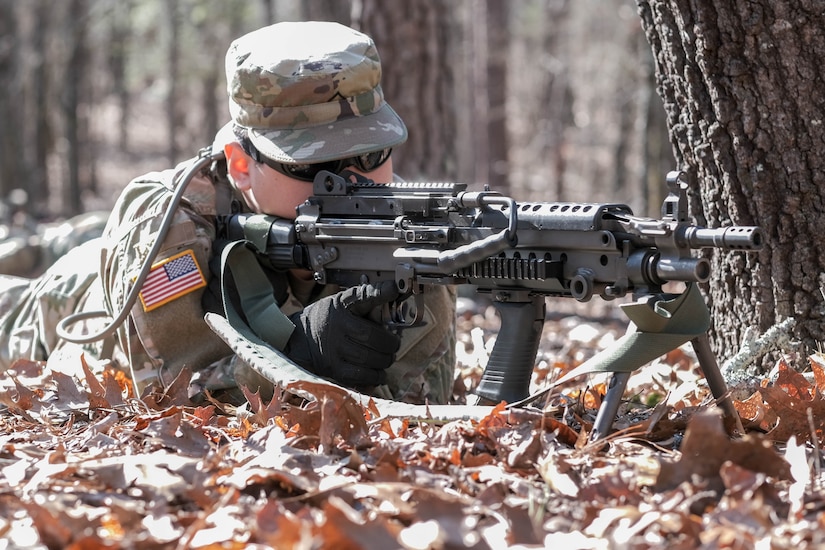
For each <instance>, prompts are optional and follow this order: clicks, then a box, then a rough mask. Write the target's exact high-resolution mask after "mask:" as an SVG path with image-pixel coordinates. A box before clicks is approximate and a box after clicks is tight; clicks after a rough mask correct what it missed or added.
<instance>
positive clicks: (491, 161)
mask: <svg viewBox="0 0 825 550" xmlns="http://www.w3.org/2000/svg"><path fill="white" fill-rule="evenodd" d="M485 3H486V5H487V6H486V21H485V23H486V27H487V93H486V99H487V105H486V110H485V111H486V114H487V117H486V118H487V120H486V130H487V151H488V153H489V154H488V156H487V158H486V159H485V160H486V161H487V178H486V180H485V181H484V182H483V183H488V184H490V186H491V187H492V188H493V189H495V190H496V191H500V192H501V193H502V194H504V195H511V194H512V192H511V186H510V166H509V156H508V151H509V150H510V135H509V128H508V125H507V58H508V57H509V49H510V48H509V47H510V40H509V37H510V25H509V9H508V7H509V4H508V3H507V2H505V1H504V0H487V1H486V2H485Z"/></svg>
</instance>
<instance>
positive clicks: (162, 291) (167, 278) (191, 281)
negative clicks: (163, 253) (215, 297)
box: [140, 250, 206, 311]
mask: <svg viewBox="0 0 825 550" xmlns="http://www.w3.org/2000/svg"><path fill="white" fill-rule="evenodd" d="M204 286H206V279H204V278H203V273H201V268H200V266H199V265H198V262H197V260H196V259H195V253H194V252H193V251H192V250H186V251H184V252H181V253H180V254H176V255H174V256H172V257H170V258H166V259H165V260H162V261H160V262H158V263H156V264H155V265H153V266H152V269H151V270H150V271H149V276H148V277H146V281H145V282H144V283H143V287H142V288H141V289H140V301H141V302H142V303H143V311H152V310H153V309H155V308H158V307H160V306H162V305H163V304H168V303H169V302H171V301H172V300H175V299H177V298H180V297H181V296H183V295H185V294H189V293H190V292H192V291H193V290H197V289H199V288H201V287H204Z"/></svg>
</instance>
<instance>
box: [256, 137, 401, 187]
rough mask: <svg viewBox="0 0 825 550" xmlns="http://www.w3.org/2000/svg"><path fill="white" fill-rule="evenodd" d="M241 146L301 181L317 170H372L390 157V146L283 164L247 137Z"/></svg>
mask: <svg viewBox="0 0 825 550" xmlns="http://www.w3.org/2000/svg"><path fill="white" fill-rule="evenodd" d="M241 147H242V148H243V150H244V151H245V152H246V154H247V155H249V156H250V157H252V160H254V161H255V162H259V163H262V164H266V165H267V166H269V167H270V168H272V169H273V170H275V171H276V172H280V173H281V174H284V175H285V176H289V177H291V178H295V179H297V180H301V181H314V180H315V176H316V175H317V174H318V172H321V171H323V170H326V171H329V172H332V173H333V174H338V173H340V172H341V171H342V170H343V169H344V168H348V167H350V166H355V167H356V168H358V169H359V170H361V171H362V172H372V171H373V170H375V169H376V168H378V167H379V166H381V165H382V164H384V163H385V162H387V159H389V158H390V154H391V153H392V148H387V149H381V150H380V151H373V152H371V153H364V154H362V155H357V156H354V157H349V158H345V159H337V160H330V161H327V162H317V163H313V164H285V163H283V162H277V161H274V160H272V159H270V158H267V157H265V156H263V155H262V154H261V152H260V151H258V149H257V148H255V146H254V145H252V142H251V141H249V140H248V139H243V140H241Z"/></svg>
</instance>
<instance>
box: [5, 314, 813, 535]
mask: <svg viewBox="0 0 825 550" xmlns="http://www.w3.org/2000/svg"><path fill="white" fill-rule="evenodd" d="M460 310H461V311H460V315H459V317H458V327H459V341H460V343H459V346H458V352H459V353H458V355H459V370H458V376H457V378H456V386H455V396H454V397H455V400H456V402H459V403H460V402H462V401H463V400H464V398H465V397H466V395H467V390H468V388H471V387H472V386H473V385H474V384H475V383H476V382H477V380H478V378H479V375H480V372H481V368H482V367H483V365H484V363H485V361H486V358H487V353H488V351H489V349H490V347H491V345H492V343H493V342H494V341H495V337H496V334H497V330H498V321H497V317H496V316H495V315H494V314H493V313H492V310H491V308H490V307H489V306H487V305H485V304H484V303H483V302H477V301H475V300H471V299H468V298H462V299H461V301H460ZM592 315H593V313H592V312H588V313H585V314H583V313H579V312H575V311H572V312H571V311H564V310H563V308H562V307H561V306H559V310H558V311H554V313H553V315H551V316H549V317H548V320H547V323H546V325H545V329H544V333H543V338H542V343H541V349H540V352H539V362H538V365H537V368H536V370H535V380H534V382H535V383H536V385H538V386H540V385H542V384H543V383H545V382H546V381H547V380H549V379H553V378H557V377H558V376H559V375H560V374H562V373H564V372H567V371H569V370H570V369H571V368H573V367H574V366H576V365H578V364H580V363H581V362H582V361H584V360H586V359H587V358H588V357H590V356H591V355H593V354H594V353H596V352H597V351H599V350H600V349H602V348H604V347H606V346H608V345H609V344H610V343H611V342H613V341H614V340H615V339H616V338H618V337H620V336H621V335H622V334H623V332H624V326H623V322H622V320H621V319H619V318H618V317H617V316H615V314H612V313H611V312H610V311H608V310H603V311H599V312H596V316H595V317H594V316H592ZM822 365H823V363H822V360H821V358H819V356H812V358H811V369H812V372H813V373H814V374H815V376H813V378H812V380H813V381H809V379H808V378H806V377H803V376H801V375H799V374H797V373H795V372H793V371H792V370H790V369H787V368H785V367H784V366H782V365H780V368H779V376H778V378H776V379H775V380H774V381H773V382H770V383H768V382H767V381H766V382H765V383H764V384H762V385H761V386H762V387H757V388H751V389H749V390H747V391H746V392H745V393H742V391H741V388H740V391H739V392H738V395H742V396H747V398H744V397H743V400H742V401H737V402H736V405H737V408H738V410H739V412H740V415H741V417H742V420H743V423H744V426H745V428H746V432H747V433H746V434H744V435H742V434H735V435H733V436H732V435H731V434H730V430H729V428H726V426H725V423H724V422H723V420H722V417H721V415H720V414H719V412H718V408H717V407H716V406H715V405H714V404H713V403H712V399H711V398H710V397H709V392H708V390H707V387H706V384H705V383H704V379H703V378H702V376H701V374H700V372H699V370H698V368H697V364H696V361H695V358H694V357H693V356H692V354H691V352H690V351H689V350H687V349H684V348H680V349H678V350H675V351H673V352H672V353H670V354H668V355H666V356H664V357H662V358H661V359H659V360H657V361H654V362H653V363H651V364H650V365H648V366H646V367H644V368H643V369H641V370H639V371H637V372H636V373H635V374H634V375H633V376H632V377H631V380H630V383H629V385H628V389H627V392H626V393H625V402H624V403H623V405H622V407H621V409H620V411H619V415H618V418H617V420H616V423H615V424H614V429H615V431H614V433H613V434H612V435H610V436H609V437H608V438H607V439H606V440H605V441H603V442H600V443H590V442H588V437H587V436H588V433H589V430H590V429H591V427H592V423H593V420H594V417H595V413H596V411H597V408H598V406H599V404H600V402H601V399H602V397H603V395H604V391H605V381H606V380H605V378H604V377H603V376H601V375H589V376H583V377H581V378H579V379H577V380H575V381H574V382H573V383H570V384H566V385H564V386H562V387H559V388H557V389H555V390H553V391H552V392H551V393H550V394H549V396H548V397H547V398H546V399H544V400H543V401H542V402H541V404H540V406H538V407H535V408H532V407H529V408H524V409H514V410H508V409H506V408H504V407H503V405H502V406H499V407H496V408H494V409H492V410H491V411H489V412H488V413H487V414H485V415H483V416H481V417H480V418H475V419H473V418H457V419H454V420H447V419H443V418H441V419H435V418H426V417H421V416H420V415H415V416H409V417H404V416H393V417H389V416H385V415H382V413H381V410H380V408H378V407H376V406H374V405H372V404H369V403H366V404H359V403H357V402H356V401H355V400H353V399H352V397H350V396H349V395H348V394H346V393H343V392H337V391H333V390H331V388H330V387H329V386H325V385H324V384H315V385H305V386H304V387H303V390H304V391H306V392H308V393H310V394H312V395H313V396H314V397H315V400H314V401H304V400H300V399H297V398H295V397H293V396H290V395H289V393H288V392H284V393H282V394H279V395H276V397H275V398H274V399H273V401H272V402H271V403H261V402H260V400H259V399H258V398H257V396H255V395H249V396H248V397H249V399H250V405H248V406H245V407H241V408H240V409H235V408H234V407H232V406H230V405H229V404H226V403H222V402H220V401H218V400H213V401H211V402H205V403H201V404H195V403H192V402H191V401H189V398H188V397H187V394H186V391H185V390H182V389H181V388H183V387H184V386H183V385H173V386H171V387H170V388H169V389H168V390H167V391H166V392H154V393H149V394H145V395H144V396H143V398H142V399H137V398H135V396H133V395H131V394H130V393H129V385H128V380H127V379H126V378H125V377H124V376H123V375H122V374H118V373H116V372H113V371H110V370H104V371H103V372H102V373H99V374H94V373H93V371H94V369H95V365H87V364H86V363H85V362H84V361H78V362H77V364H62V365H48V366H47V365H44V364H39V363H30V362H25V361H21V362H18V363H17V364H16V365H15V367H14V369H12V370H10V371H7V372H5V373H3V374H2V375H0V547H3V548H164V549H166V548H169V549H182V548H308V549H309V548H330V549H333V548H334V549H348V548H353V549H354V548H376V549H379V548H380V549H385V548H408V549H419V548H421V549H425V548H494V549H498V548H549V547H553V548H555V547H559V548H561V547H564V548H599V549H601V548H633V549H636V548H662V547H665V546H667V547H669V548H795V549H801V548H816V547H822V545H824V544H825V492H823V488H824V487H825V477H823V474H822V466H821V459H822V453H821V448H820V443H819V442H820V441H822V438H823V427H825V401H823V399H822V390H823V389H825V372H823V370H822ZM184 382H185V380H184Z"/></svg>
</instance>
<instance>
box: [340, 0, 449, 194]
mask: <svg viewBox="0 0 825 550" xmlns="http://www.w3.org/2000/svg"><path fill="white" fill-rule="evenodd" d="M451 5H452V4H451V2H449V1H447V0H431V1H427V0H409V1H407V2H397V3H395V4H393V9H386V4H385V3H383V2H380V1H379V0H363V2H362V3H361V12H360V14H356V16H357V17H355V18H354V20H353V24H354V26H355V27H356V28H358V29H359V30H361V31H362V32H365V33H366V34H368V35H370V36H371V37H372V38H373V39H374V40H375V43H376V45H377V46H378V52H379V54H380V55H381V66H382V69H383V79H382V82H383V83H382V88H383V90H384V96H385V97H386V99H387V101H388V102H389V103H390V105H392V106H393V108H394V109H395V110H396V112H397V113H398V114H399V116H401V118H402V119H403V120H404V122H405V123H406V125H407V129H408V131H409V139H408V140H407V142H406V143H405V144H404V145H403V146H401V147H399V148H398V150H397V151H395V152H393V163H394V168H395V171H396V172H397V173H398V174H400V175H401V176H403V177H404V178H406V179H408V180H424V179H429V180H432V179H447V180H453V179H455V172H456V155H455V127H456V122H455V121H456V118H455V116H456V114H455V111H456V106H455V105H454V104H453V103H452V101H451V100H452V98H453V97H454V94H453V93H452V84H453V80H452V75H453V72H452V67H451V66H450V59H451V52H452V45H453V42H452V40H454V34H455V33H453V32H451V30H452V27H451V25H452V24H453V18H452V16H451V13H452V12H451V10H452V8H451Z"/></svg>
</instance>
